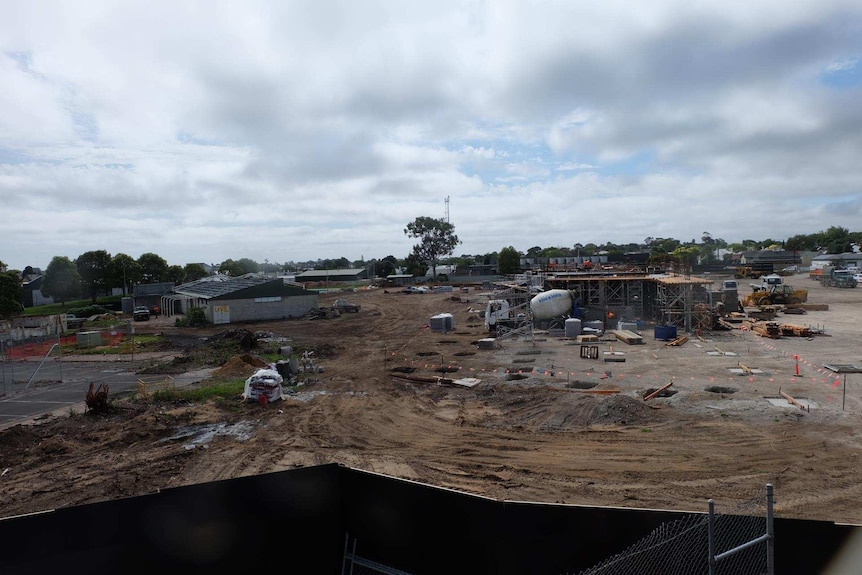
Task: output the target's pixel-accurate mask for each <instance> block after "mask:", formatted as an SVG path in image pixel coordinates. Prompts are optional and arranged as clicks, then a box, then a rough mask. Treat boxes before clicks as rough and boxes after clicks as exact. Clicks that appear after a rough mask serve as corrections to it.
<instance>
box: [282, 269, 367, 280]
mask: <svg viewBox="0 0 862 575" xmlns="http://www.w3.org/2000/svg"><path fill="white" fill-rule="evenodd" d="M364 271H365V268H346V269H338V270H307V271H304V272H302V273H301V274H296V279H298V280H301V279H303V278H306V277H315V278H316V277H321V276H328V277H330V278H337V277H355V276H357V275H359V274H361V273H362V272H364Z"/></svg>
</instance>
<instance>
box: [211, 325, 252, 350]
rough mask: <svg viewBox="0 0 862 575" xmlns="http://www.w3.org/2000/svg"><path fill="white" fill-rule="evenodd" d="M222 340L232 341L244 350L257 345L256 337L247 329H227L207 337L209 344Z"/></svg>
mask: <svg viewBox="0 0 862 575" xmlns="http://www.w3.org/2000/svg"><path fill="white" fill-rule="evenodd" d="M223 341H234V342H236V343H238V344H239V346H240V348H242V349H244V350H245V351H248V350H250V349H253V348H254V347H256V346H257V338H256V337H255V335H254V334H253V333H252V332H250V331H249V330H247V329H229V330H226V331H223V332H221V333H217V334H215V335H213V336H211V337H209V338H207V343H209V344H212V343H217V342H223Z"/></svg>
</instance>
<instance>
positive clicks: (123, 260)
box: [110, 254, 143, 295]
mask: <svg viewBox="0 0 862 575" xmlns="http://www.w3.org/2000/svg"><path fill="white" fill-rule="evenodd" d="M110 276H111V280H110V287H117V286H123V295H126V293H128V290H129V285H134V284H136V283H138V282H139V281H141V277H142V276H143V272H142V271H141V265H140V264H139V263H138V262H136V261H135V259H134V258H133V257H132V256H130V255H128V254H117V255H115V256H114V257H112V258H111V273H110Z"/></svg>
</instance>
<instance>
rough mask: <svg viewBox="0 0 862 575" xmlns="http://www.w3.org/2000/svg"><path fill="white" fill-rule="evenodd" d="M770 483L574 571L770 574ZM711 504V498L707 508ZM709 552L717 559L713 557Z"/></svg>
mask: <svg viewBox="0 0 862 575" xmlns="http://www.w3.org/2000/svg"><path fill="white" fill-rule="evenodd" d="M771 487H772V486H771V485H770V486H767V494H766V495H762V496H758V497H754V498H752V499H751V500H749V501H747V502H745V503H743V504H741V505H739V506H738V507H737V508H736V509H734V510H733V511H732V512H728V513H726V514H715V515H714V514H712V513H710V514H708V515H700V514H697V515H696V514H691V515H687V516H684V517H683V518H682V519H678V520H676V521H672V522H669V523H664V524H662V525H661V526H660V527H658V528H657V529H655V530H654V531H653V532H652V533H650V534H649V535H648V536H646V537H644V538H643V539H641V540H640V541H638V542H637V543H635V544H634V545H632V546H631V547H629V548H628V549H626V550H625V551H623V552H621V553H618V554H617V555H615V556H613V557H611V558H609V559H606V560H605V561H603V562H602V563H600V564H598V565H596V566H594V567H592V568H590V569H587V570H584V571H580V572H578V574H577V575H629V574H631V575H635V574H637V575H642V574H643V573H662V574H663V575H691V574H693V573H702V574H704V575H707V574H710V575H763V574H764V573H766V574H769V575H773V574H772V572H771V570H770V569H771V565H768V563H769V561H768V556H769V547H768V545H769V544H770V543H771V542H770V540H769V539H770V538H768V537H767V536H766V534H767V533H768V532H769V533H770V534H771V525H770V523H771V510H772V509H771V508H772V504H771V496H772V491H771ZM712 505H713V503H712V501H710V509H711V510H712ZM711 522H712V534H710V523H711ZM710 537H712V549H710V547H711V546H710ZM711 555H712V556H714V557H717V558H719V559H718V560H713V561H711Z"/></svg>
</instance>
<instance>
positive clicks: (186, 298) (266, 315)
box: [162, 274, 320, 324]
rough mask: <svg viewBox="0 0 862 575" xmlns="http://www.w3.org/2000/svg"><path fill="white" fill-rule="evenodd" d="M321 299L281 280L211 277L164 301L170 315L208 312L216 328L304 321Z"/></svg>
mask: <svg viewBox="0 0 862 575" xmlns="http://www.w3.org/2000/svg"><path fill="white" fill-rule="evenodd" d="M319 299H320V298H319V296H318V294H317V293H316V292H312V291H308V290H306V289H304V288H302V287H299V286H296V285H288V284H286V283H285V282H284V281H283V280H281V279H278V278H269V277H266V276H261V275H256V274H246V275H244V276H239V277H229V276H210V277H207V278H203V279H200V280H197V281H194V282H189V283H186V284H182V285H178V286H176V287H175V288H174V289H173V291H172V292H171V293H170V294H167V295H165V296H163V297H162V302H163V305H162V309H163V310H164V313H165V314H166V315H173V314H174V313H187V312H188V310H190V309H191V308H194V307H199V308H201V309H203V310H204V314H205V315H206V318H207V320H208V321H210V322H212V323H214V324H226V323H235V322H241V321H257V320H271V319H290V318H297V317H303V316H304V315H305V314H306V313H308V311H309V310H311V309H313V308H317V307H319Z"/></svg>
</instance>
